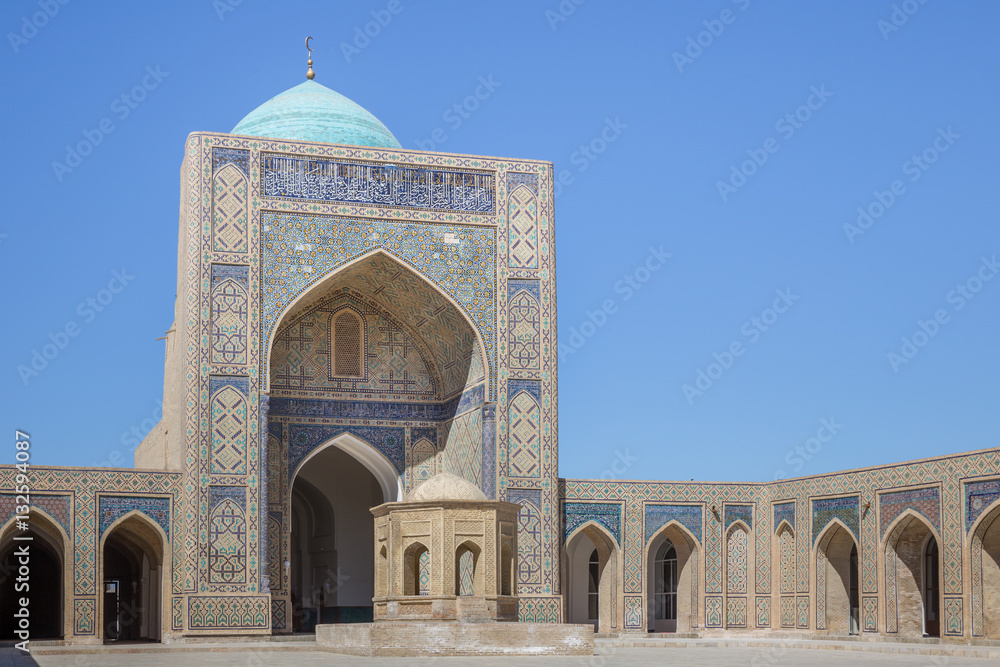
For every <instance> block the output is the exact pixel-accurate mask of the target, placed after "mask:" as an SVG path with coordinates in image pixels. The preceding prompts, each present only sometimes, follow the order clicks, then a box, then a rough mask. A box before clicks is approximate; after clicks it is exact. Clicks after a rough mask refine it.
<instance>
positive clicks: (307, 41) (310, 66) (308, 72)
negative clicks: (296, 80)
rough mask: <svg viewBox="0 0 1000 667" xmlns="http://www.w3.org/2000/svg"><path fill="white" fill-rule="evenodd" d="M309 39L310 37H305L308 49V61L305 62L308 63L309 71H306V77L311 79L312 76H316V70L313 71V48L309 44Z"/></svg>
mask: <svg viewBox="0 0 1000 667" xmlns="http://www.w3.org/2000/svg"><path fill="white" fill-rule="evenodd" d="M310 39H312V37H306V49H308V50H309V62H308V63H307V64H308V65H309V71H307V72H306V78H307V79H309V80H310V81H312V80H313V78H315V77H316V72H314V71H313V50H312V47H311V46H309V40H310Z"/></svg>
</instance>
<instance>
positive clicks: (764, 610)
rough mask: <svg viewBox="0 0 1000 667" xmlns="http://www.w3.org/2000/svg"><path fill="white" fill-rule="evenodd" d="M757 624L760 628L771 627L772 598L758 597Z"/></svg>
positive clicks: (755, 614) (755, 615)
mask: <svg viewBox="0 0 1000 667" xmlns="http://www.w3.org/2000/svg"><path fill="white" fill-rule="evenodd" d="M754 617H755V621H754V622H755V625H756V627H758V628H769V627H771V598H764V597H759V598H757V603H756V608H755V613H754Z"/></svg>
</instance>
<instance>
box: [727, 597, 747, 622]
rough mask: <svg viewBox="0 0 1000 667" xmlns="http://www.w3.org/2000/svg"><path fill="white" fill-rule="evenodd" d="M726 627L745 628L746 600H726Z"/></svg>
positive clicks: (741, 598) (740, 598)
mask: <svg viewBox="0 0 1000 667" xmlns="http://www.w3.org/2000/svg"><path fill="white" fill-rule="evenodd" d="M726 627H727V628H745V627H747V599H746V598H743V597H738V598H726Z"/></svg>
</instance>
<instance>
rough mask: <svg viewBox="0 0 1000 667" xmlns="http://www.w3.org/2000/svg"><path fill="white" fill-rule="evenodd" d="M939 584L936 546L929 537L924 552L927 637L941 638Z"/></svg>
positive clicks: (934, 541) (925, 625) (925, 626)
mask: <svg viewBox="0 0 1000 667" xmlns="http://www.w3.org/2000/svg"><path fill="white" fill-rule="evenodd" d="M939 587H940V582H939V581H938V545H937V540H935V539H934V538H933V537H931V539H930V541H929V542H927V549H925V550H924V633H925V634H926V635H927V636H928V637H940V636H941V618H940V616H938V608H939V606H940V595H939V594H940V590H939Z"/></svg>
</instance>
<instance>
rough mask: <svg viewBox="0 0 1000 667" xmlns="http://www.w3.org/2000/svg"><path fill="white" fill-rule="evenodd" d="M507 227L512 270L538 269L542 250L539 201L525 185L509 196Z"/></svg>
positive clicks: (516, 188)
mask: <svg viewBox="0 0 1000 667" xmlns="http://www.w3.org/2000/svg"><path fill="white" fill-rule="evenodd" d="M507 225H508V230H509V234H510V246H509V249H508V255H507V256H508V261H509V263H510V268H512V269H537V268H538V255H539V249H540V248H541V242H540V239H539V236H540V234H539V229H538V200H537V199H536V197H535V194H534V193H533V192H532V191H531V189H529V188H528V187H526V186H524V185H519V186H517V187H515V188H514V189H513V190H512V191H511V192H510V194H509V195H508V196H507Z"/></svg>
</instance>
